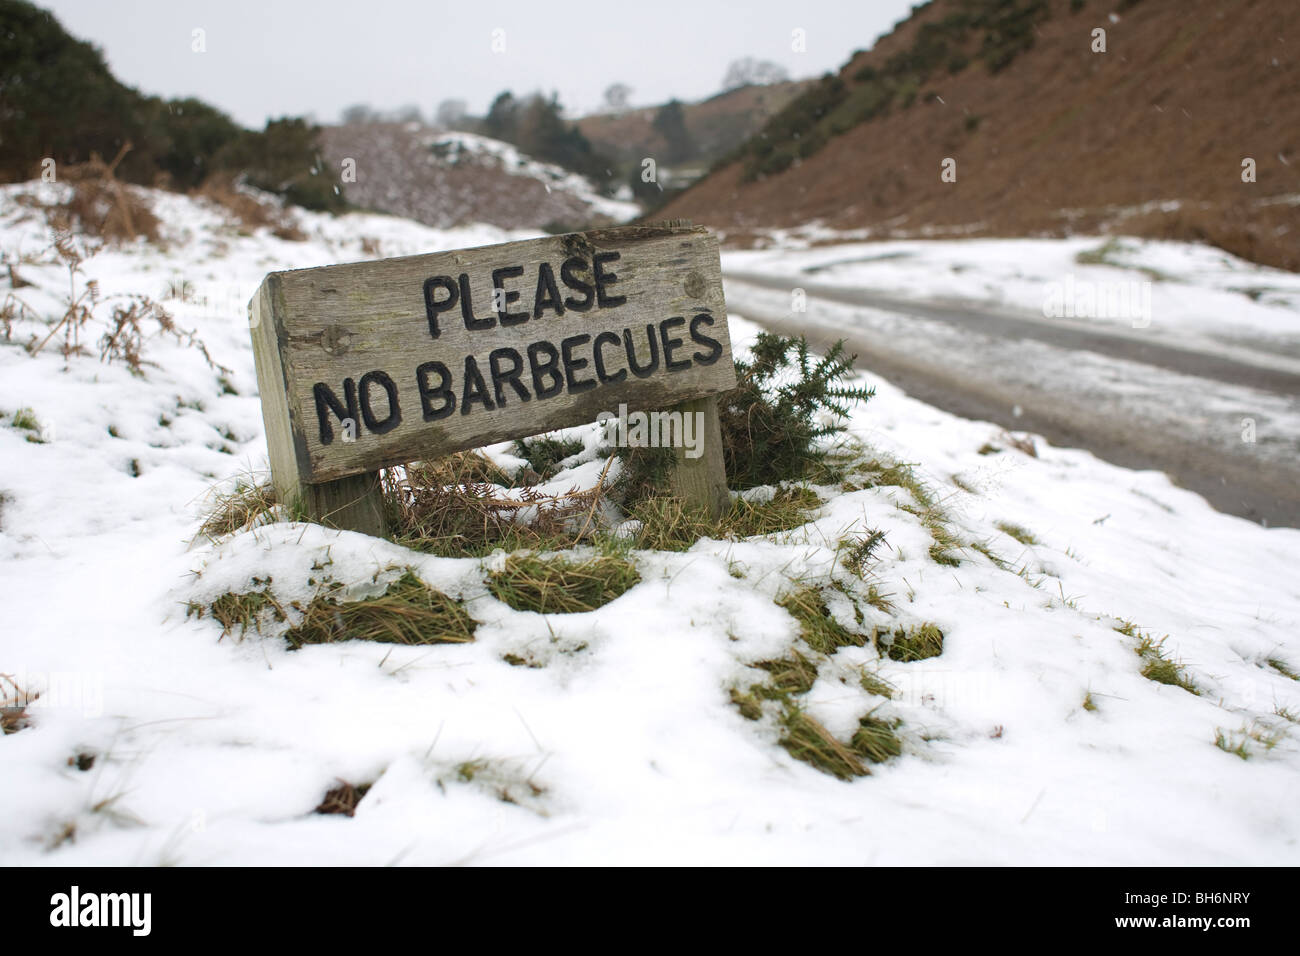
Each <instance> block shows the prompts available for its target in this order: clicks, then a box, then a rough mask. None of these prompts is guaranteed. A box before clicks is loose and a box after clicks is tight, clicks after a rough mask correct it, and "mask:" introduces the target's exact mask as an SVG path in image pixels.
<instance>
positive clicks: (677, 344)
mask: <svg viewBox="0 0 1300 956" xmlns="http://www.w3.org/2000/svg"><path fill="white" fill-rule="evenodd" d="M685 324H686V320H685V319H684V318H682V317H681V316H680V315H676V316H673V317H672V318H671V319H664V320H663V321H662V322H660V323H659V339H660V341H662V342H663V344H664V368H666V369H668V371H670V372H680V371H681V370H682V369H684V368H690V367H691V360H690V359H680V360H678V361H676V362H674V361H673V349H679V348H681V347H682V340H681V339H677V338H671V339H670V338H669V337H668V330H669V329H671V328H676V327H677V326H679V325H685Z"/></svg>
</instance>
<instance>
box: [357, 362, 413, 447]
mask: <svg viewBox="0 0 1300 956" xmlns="http://www.w3.org/2000/svg"><path fill="white" fill-rule="evenodd" d="M371 385H378V386H379V387H380V388H382V389H383V390H384V394H385V395H386V396H387V397H388V417H387V418H385V419H384V420H383V421H380V420H379V419H377V418H375V412H374V409H373V408H372V407H371V404H370V386H371ZM357 391H358V392H359V397H360V399H361V420H362V421H364V422H365V423H366V428H367V429H368V430H369V431H372V432H374V433H375V434H376V435H383V434H385V433H387V432H391V431H392V430H393V429H394V428H396V427H397V426H398V425H400V424H401V423H402V409H401V408H400V407H399V406H398V404H397V385H396V383H394V382H393V379H392V377H391V376H389V374H388V373H387V372H367V373H366V374H365V375H362V376H361V382H360V385H359V386H358V388H357Z"/></svg>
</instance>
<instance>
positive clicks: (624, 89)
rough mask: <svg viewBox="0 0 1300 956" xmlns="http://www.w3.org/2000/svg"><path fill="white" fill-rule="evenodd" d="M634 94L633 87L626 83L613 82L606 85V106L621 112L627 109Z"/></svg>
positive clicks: (613, 110)
mask: <svg viewBox="0 0 1300 956" xmlns="http://www.w3.org/2000/svg"><path fill="white" fill-rule="evenodd" d="M631 96H632V87H630V86H628V85H627V84H626V83H611V84H610V85H609V86H607V87H605V108H606V109H608V110H610V111H611V112H614V113H620V112H622V111H623V110H625V109H627V104H628V100H629V99H630V98H631Z"/></svg>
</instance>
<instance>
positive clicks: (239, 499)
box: [199, 475, 276, 541]
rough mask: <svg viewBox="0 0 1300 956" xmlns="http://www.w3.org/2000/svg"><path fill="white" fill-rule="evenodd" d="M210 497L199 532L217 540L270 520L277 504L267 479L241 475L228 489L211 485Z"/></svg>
mask: <svg viewBox="0 0 1300 956" xmlns="http://www.w3.org/2000/svg"><path fill="white" fill-rule="evenodd" d="M211 501H212V504H211V507H210V508H209V509H208V511H207V515H206V517H205V518H204V519H203V523H202V524H201V525H199V534H201V535H203V536H204V537H205V538H207V539H208V540H209V541H217V540H218V539H220V538H224V537H225V536H226V535H229V534H235V533H236V532H238V531H248V530H249V529H251V528H254V527H256V526H257V525H259V524H261V523H263V522H264V521H268V520H271V518H272V511H273V509H274V508H275V504H276V498H275V487H274V485H272V484H271V482H269V481H257V480H256V479H255V478H254V477H253V476H251V475H248V476H244V475H240V476H239V477H238V478H236V479H235V484H234V486H233V487H232V488H231V489H230V490H228V491H222V490H219V489H213V491H212V492H211Z"/></svg>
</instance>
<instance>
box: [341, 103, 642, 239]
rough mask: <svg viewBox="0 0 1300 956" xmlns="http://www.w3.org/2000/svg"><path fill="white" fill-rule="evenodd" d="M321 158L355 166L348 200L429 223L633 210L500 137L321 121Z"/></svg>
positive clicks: (538, 220)
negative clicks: (326, 123)
mask: <svg viewBox="0 0 1300 956" xmlns="http://www.w3.org/2000/svg"><path fill="white" fill-rule="evenodd" d="M322 140H323V144H324V151H325V158H326V161H327V162H328V164H329V165H331V166H332V167H334V168H336V169H338V168H341V164H342V163H344V162H345V161H346V160H351V161H352V162H353V163H354V164H355V169H356V180H355V181H354V182H349V183H348V184H347V186H346V187H345V189H346V195H347V198H348V201H349V202H351V203H352V204H353V205H355V206H358V207H360V208H363V209H375V210H380V211H382V212H389V213H392V214H394V215H399V216H405V217H407V218H409V219H414V220H416V221H417V222H422V223H426V224H428V225H431V226H438V227H447V226H455V225H460V224H462V223H475V222H476V223H491V224H494V225H498V226H502V227H504V228H532V229H541V228H544V227H546V226H548V225H549V226H552V227H555V226H556V225H557V224H564V225H566V226H568V227H570V228H577V227H578V226H594V225H608V224H610V223H616V222H624V221H626V220H628V219H631V218H633V217H635V216H637V215H639V214H640V211H641V210H640V207H639V206H638V205H637V204H636V203H634V202H628V201H623V200H620V199H611V198H609V197H607V196H603V195H601V194H600V193H599V192H598V191H597V190H596V189H595V188H594V187H593V185H592V183H591V182H590V181H589V180H587V179H586V178H585V177H583V176H580V175H578V174H577V173H572V172H569V171H568V170H565V169H562V168H561V167H559V166H556V165H554V164H552V163H545V162H541V161H539V160H537V159H534V158H533V157H531V156H528V155H525V154H524V153H523V152H521V151H520V150H519V149H518V148H516V147H515V146H512V145H511V144H509V143H504V142H501V141H500V140H495V139H490V138H488V137H486V136H478V135H475V134H473V133H462V132H455V131H447V130H436V129H431V128H429V127H427V126H423V125H421V124H419V123H365V124H359V125H353V126H333V127H326V128H325V129H324V130H323V131H322Z"/></svg>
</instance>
